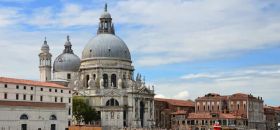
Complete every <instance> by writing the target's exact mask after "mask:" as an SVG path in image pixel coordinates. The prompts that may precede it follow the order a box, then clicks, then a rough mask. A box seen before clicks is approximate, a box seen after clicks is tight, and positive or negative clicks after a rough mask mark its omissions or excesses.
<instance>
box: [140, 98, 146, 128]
mask: <svg viewBox="0 0 280 130" xmlns="http://www.w3.org/2000/svg"><path fill="white" fill-rule="evenodd" d="M144 114H145V104H144V102H143V101H141V102H140V120H141V127H143V126H144Z"/></svg>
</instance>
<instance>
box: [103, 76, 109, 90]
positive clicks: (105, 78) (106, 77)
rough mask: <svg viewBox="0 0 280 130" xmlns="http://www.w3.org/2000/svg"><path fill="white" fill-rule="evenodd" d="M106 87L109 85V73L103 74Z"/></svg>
mask: <svg viewBox="0 0 280 130" xmlns="http://www.w3.org/2000/svg"><path fill="white" fill-rule="evenodd" d="M103 81H104V88H107V87H108V75H107V74H103Z"/></svg>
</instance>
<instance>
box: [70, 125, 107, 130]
mask: <svg viewBox="0 0 280 130" xmlns="http://www.w3.org/2000/svg"><path fill="white" fill-rule="evenodd" d="M69 130H102V128H101V127H96V126H70V127H69Z"/></svg>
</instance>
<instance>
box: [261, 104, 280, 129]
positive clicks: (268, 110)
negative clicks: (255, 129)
mask: <svg viewBox="0 0 280 130" xmlns="http://www.w3.org/2000/svg"><path fill="white" fill-rule="evenodd" d="M264 115H265V123H266V130H275V129H277V120H276V112H275V109H274V108H273V107H271V106H264Z"/></svg>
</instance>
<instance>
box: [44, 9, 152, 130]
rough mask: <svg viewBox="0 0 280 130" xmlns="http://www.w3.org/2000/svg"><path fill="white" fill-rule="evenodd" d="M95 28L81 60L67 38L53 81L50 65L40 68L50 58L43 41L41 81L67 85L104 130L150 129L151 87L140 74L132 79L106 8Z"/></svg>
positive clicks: (128, 57)
mask: <svg viewBox="0 0 280 130" xmlns="http://www.w3.org/2000/svg"><path fill="white" fill-rule="evenodd" d="M98 25H99V26H98V29H97V35H96V36H94V37H93V38H92V39H91V40H89V42H88V43H87V44H86V45H85V47H84V49H83V52H82V57H81V59H80V58H79V57H78V56H77V55H75V54H74V51H73V49H72V44H71V42H70V38H69V36H67V41H66V42H65V44H64V47H65V49H64V50H63V52H62V54H60V55H59V56H58V57H57V58H56V59H55V60H54V63H53V66H52V70H53V72H52V73H53V78H52V79H49V75H46V74H45V72H46V71H49V72H51V69H49V67H50V66H49V62H47V65H45V64H41V62H42V61H43V63H45V62H44V60H45V59H47V60H49V59H50V56H51V55H50V54H49V51H48V50H49V49H48V48H49V47H48V45H47V42H46V41H45V42H44V44H43V46H42V48H41V53H40V54H39V58H40V73H41V80H42V81H45V80H47V81H50V82H56V83H61V84H68V87H69V88H72V89H73V90H74V91H75V94H76V96H83V97H85V98H87V100H88V101H89V104H90V105H91V106H92V107H94V108H95V109H96V111H97V112H98V113H100V115H101V125H102V127H103V128H108V129H116V128H125V127H133V128H151V127H153V126H154V87H153V86H147V85H146V84H145V81H144V78H143V77H142V76H141V75H140V74H137V76H136V78H134V67H133V65H132V60H131V55H130V51H129V49H128V47H127V45H126V43H125V42H124V41H123V40H122V39H121V38H120V37H118V36H117V35H116V34H115V29H114V24H113V22H112V17H111V14H110V13H109V12H108V11H107V5H105V9H104V12H103V13H102V14H101V16H100V18H99V24H98ZM46 50H47V51H46ZM42 55H47V56H48V57H47V58H45V57H43V56H42ZM41 68H42V70H44V71H41ZM45 70H46V71H45ZM49 72H48V73H49Z"/></svg>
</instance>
